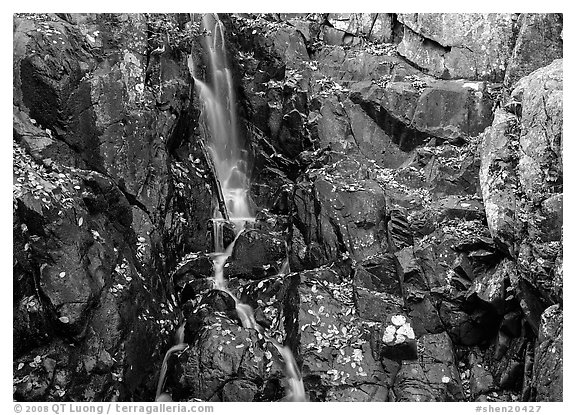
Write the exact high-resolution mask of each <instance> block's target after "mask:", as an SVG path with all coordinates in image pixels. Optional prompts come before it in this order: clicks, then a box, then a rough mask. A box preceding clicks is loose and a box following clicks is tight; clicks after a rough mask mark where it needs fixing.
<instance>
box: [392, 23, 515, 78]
mask: <svg viewBox="0 0 576 415" xmlns="http://www.w3.org/2000/svg"><path fill="white" fill-rule="evenodd" d="M398 21H399V22H401V23H402V24H403V25H404V37H403V39H402V42H401V43H400V44H399V45H398V53H399V54H401V55H402V56H404V57H406V59H408V60H409V61H411V62H413V63H414V64H416V65H417V66H419V67H421V68H425V69H426V70H428V71H429V72H430V73H431V74H433V75H434V76H436V77H439V78H444V79H452V78H465V79H472V80H480V79H482V80H491V81H495V82H498V81H502V80H503V79H504V71H505V69H506V63H507V61H508V57H509V56H510V54H511V53H512V48H513V47H514V25H515V23H514V21H515V16H514V15H513V14H505V13H491V14H479V13H409V14H398ZM487 45H489V46H487Z"/></svg>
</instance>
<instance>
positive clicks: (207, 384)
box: [167, 315, 283, 400]
mask: <svg viewBox="0 0 576 415" xmlns="http://www.w3.org/2000/svg"><path fill="white" fill-rule="evenodd" d="M272 349H274V347H273V346H272V345H269V344H267V343H265V342H264V340H263V339H262V338H261V336H259V335H258V333H257V332H256V330H253V329H244V328H242V327H239V326H238V325H237V324H236V323H235V322H232V321H230V320H228V319H226V318H222V317H217V316H213V315H207V316H206V317H205V318H204V319H203V322H202V324H201V326H200V328H199V331H198V332H197V334H196V336H195V341H194V343H193V344H191V345H190V348H189V349H187V350H186V351H184V352H183V353H181V354H180V356H179V357H178V359H177V362H176V363H175V365H174V369H173V370H174V372H173V373H174V375H173V376H172V378H171V379H169V382H167V387H168V388H169V389H172V391H173V398H174V399H175V400H184V399H191V398H198V399H203V400H226V399H228V400H232V399H236V400H242V399H248V398H251V397H253V396H254V395H255V393H256V390H255V388H254V385H262V383H263V379H264V378H269V377H275V378H282V377H283V375H282V369H281V367H280V366H279V364H278V363H273V361H278V360H279V359H278V358H277V356H278V355H275V356H274V358H273V356H272V351H271V350H272ZM274 350H275V349H274ZM275 353H276V352H275ZM198 373H202V376H198ZM230 382H234V383H232V384H231V385H230V386H226V385H228V384H229V383H230Z"/></svg>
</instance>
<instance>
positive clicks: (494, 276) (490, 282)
mask: <svg viewBox="0 0 576 415" xmlns="http://www.w3.org/2000/svg"><path fill="white" fill-rule="evenodd" d="M516 272H517V271H516V267H515V264H514V263H513V262H512V261H510V260H507V259H505V260H503V261H502V262H500V264H498V266H497V267H496V268H495V269H494V270H491V271H488V272H486V273H485V274H484V275H481V276H479V277H478V278H476V279H475V280H474V282H473V284H472V286H471V287H470V289H469V290H468V293H467V298H468V300H470V299H471V298H472V297H474V298H478V299H480V300H481V301H483V302H485V303H487V304H489V305H490V306H491V307H492V308H493V309H494V310H495V311H496V312H497V313H498V314H499V315H504V314H506V313H507V312H509V311H511V309H512V308H514V306H515V305H516V304H515V302H514V301H513V300H514V288H513V287H512V286H511V284H510V275H514V274H516Z"/></svg>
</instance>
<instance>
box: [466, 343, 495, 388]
mask: <svg viewBox="0 0 576 415" xmlns="http://www.w3.org/2000/svg"><path fill="white" fill-rule="evenodd" d="M495 387H496V385H495V384H494V378H493V377H492V374H491V373H490V371H489V370H488V369H487V368H486V367H485V366H484V362H483V361H482V359H481V358H480V357H478V356H476V355H475V354H471V355H470V393H471V394H472V398H476V397H478V396H480V395H481V394H485V393H488V392H492V391H493V390H494V389H495Z"/></svg>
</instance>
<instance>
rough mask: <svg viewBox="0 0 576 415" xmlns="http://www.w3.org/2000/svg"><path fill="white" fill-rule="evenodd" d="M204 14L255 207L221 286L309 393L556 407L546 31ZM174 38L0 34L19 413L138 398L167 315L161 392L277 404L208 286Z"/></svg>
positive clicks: (141, 33) (118, 28)
mask: <svg viewBox="0 0 576 415" xmlns="http://www.w3.org/2000/svg"><path fill="white" fill-rule="evenodd" d="M221 19H222V21H223V22H224V23H225V26H226V31H227V41H228V46H229V50H230V54H231V58H233V61H234V68H235V75H234V77H235V79H237V81H238V85H237V88H238V94H237V96H238V97H239V105H240V107H241V110H240V111H239V112H240V117H241V119H242V122H241V124H242V130H243V134H244V135H246V137H247V142H248V145H249V153H250V154H249V160H250V162H251V163H252V166H253V174H252V187H251V196H252V199H253V201H254V204H255V206H256V208H257V215H256V223H255V225H254V228H255V229H253V230H251V231H249V232H246V233H245V234H243V235H242V236H241V237H240V238H238V240H237V243H236V245H235V247H234V252H233V254H232V255H231V256H230V258H229V260H228V264H227V266H226V268H225V276H226V278H227V279H228V280H229V288H230V290H231V292H232V293H233V294H234V295H235V296H236V297H237V298H239V299H240V300H241V301H242V302H244V303H246V304H249V305H250V306H251V307H252V308H253V309H254V310H255V318H256V320H257V321H258V323H259V324H260V325H261V326H263V327H265V329H266V333H267V335H269V336H270V337H274V338H277V339H278V340H279V341H282V342H283V343H285V344H287V345H288V346H289V347H290V348H291V350H292V351H293V353H294V355H295V357H296V360H297V363H298V365H299V367H300V368H301V372H302V375H303V379H304V385H305V388H306V391H307V393H308V395H309V399H310V400H313V401H462V400H477V401H512V400H516V401H517V400H538V401H542V400H561V399H562V383H561V379H562V193H563V188H562V60H561V57H562V54H561V53H562V52H561V51H562V17H561V15H560V16H558V15H552V14H548V15H534V14H522V15H514V14H482V15H480V14H458V15H454V14H453V15H450V14H448V15H447V14H398V15H396V14H380V13H378V14H376V13H374V14H354V13H352V14H292V15H290V14H280V15H248V14H243V15H231V16H221ZM189 20H190V17H189V16H186V15H183V16H180V15H107V14H100V15H42V14H36V15H17V16H15V19H14V81H13V82H14V144H13V148H14V178H15V182H14V196H13V200H14V203H13V212H14V216H13V225H14V226H13V232H14V244H15V246H14V264H15V265H14V274H13V278H14V287H15V290H14V339H15V342H14V396H15V399H18V400H108V399H117V400H151V399H153V398H154V390H155V386H156V385H155V382H156V381H157V379H158V372H159V370H160V365H161V362H162V358H163V353H164V352H165V351H166V350H167V349H168V348H169V347H170V346H171V345H172V344H173V341H172V339H171V336H172V335H173V334H174V332H175V331H176V327H177V326H178V325H179V324H180V323H182V322H183V321H185V322H186V329H185V341H186V343H188V345H189V347H188V348H187V349H186V350H185V351H184V352H183V353H181V354H179V355H178V356H177V357H173V358H172V359H171V360H170V361H169V370H168V378H167V381H166V388H167V390H169V391H170V392H171V394H172V397H173V399H175V400H191V399H202V400H213V401H253V400H256V401H272V400H280V399H283V397H284V396H285V392H284V389H285V387H286V386H287V385H286V380H285V377H284V374H283V365H282V358H281V357H280V356H279V353H278V351H277V350H276V348H274V347H272V345H271V344H270V343H269V342H266V341H264V339H263V337H262V336H261V335H259V334H258V333H257V332H256V331H255V330H253V329H246V328H243V327H241V326H240V318H239V316H238V315H237V313H236V311H235V308H234V300H233V299H232V297H230V296H229V295H228V294H226V293H224V292H221V291H215V290H213V289H212V282H211V276H212V275H211V274H212V272H213V269H212V263H211V261H210V259H209V257H208V256H207V253H209V252H210V251H211V240H210V238H209V235H208V234H207V233H208V229H207V223H208V220H209V219H210V217H211V216H212V211H213V208H214V206H215V205H214V203H215V201H214V200H213V197H212V190H211V189H212V185H211V180H210V179H211V178H210V177H209V172H208V166H207V164H206V160H205V159H204V156H203V153H202V151H201V149H200V145H199V134H201V130H202V128H196V127H198V108H199V105H201V103H199V102H198V98H197V97H196V95H195V92H194V88H193V80H192V79H191V77H190V75H189V73H188V65H187V58H188V53H190V50H197V47H198V46H197V43H196V42H197V39H196V37H195V36H197V34H196V33H195V32H194V30H193V27H194V25H193V22H190V21H189ZM191 48H192V49H191ZM285 258H288V259H289V265H290V271H292V272H291V273H289V274H288V275H278V274H279V271H280V269H282V265H283V263H284V262H285Z"/></svg>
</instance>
